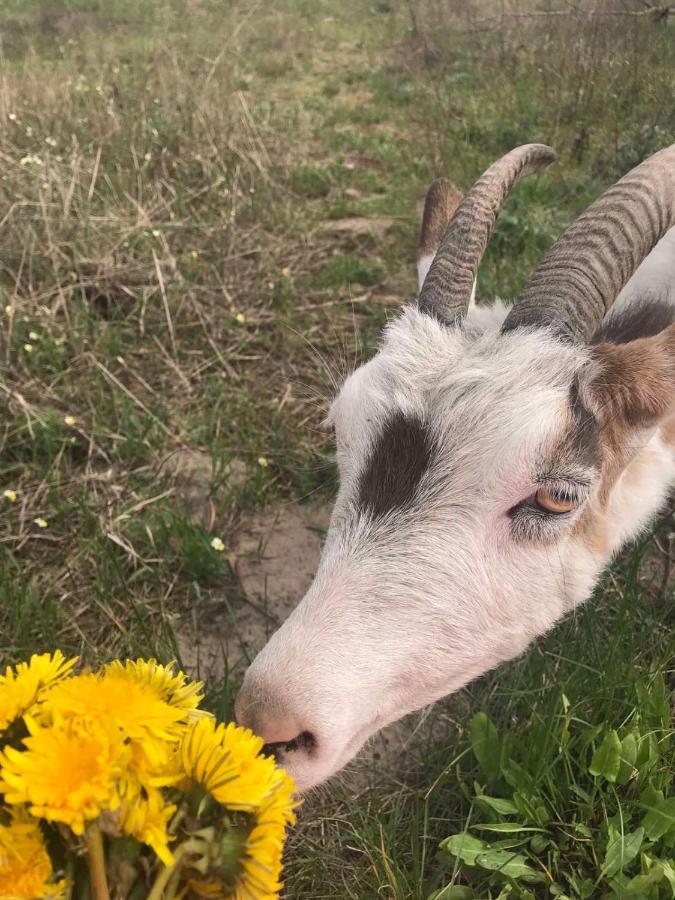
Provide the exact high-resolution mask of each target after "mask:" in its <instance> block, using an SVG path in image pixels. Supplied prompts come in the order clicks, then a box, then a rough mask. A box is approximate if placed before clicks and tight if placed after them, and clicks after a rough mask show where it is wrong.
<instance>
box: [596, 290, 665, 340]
mask: <svg viewBox="0 0 675 900" xmlns="http://www.w3.org/2000/svg"><path fill="white" fill-rule="evenodd" d="M674 320H675V308H674V307H673V306H672V305H671V304H670V303H668V302H666V301H665V300H658V299H644V300H642V301H639V300H637V301H635V302H634V303H631V304H630V305H629V306H628V307H627V308H626V309H624V310H622V311H621V312H618V313H615V314H614V315H612V313H610V314H609V315H608V316H607V318H606V319H605V321H604V322H603V323H602V325H601V326H600V328H599V329H598V330H597V331H596V333H595V334H594V335H593V340H592V343H593V344H602V343H609V344H627V343H628V342H629V341H634V340H636V338H641V337H654V335H655V334H660V333H661V332H662V331H663V330H664V329H665V328H667V327H668V326H669V325H672V323H673V321H674Z"/></svg>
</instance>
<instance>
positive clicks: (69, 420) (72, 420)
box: [63, 416, 77, 428]
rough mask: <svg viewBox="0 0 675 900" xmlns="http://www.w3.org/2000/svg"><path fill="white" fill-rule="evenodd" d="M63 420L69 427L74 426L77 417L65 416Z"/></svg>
mask: <svg viewBox="0 0 675 900" xmlns="http://www.w3.org/2000/svg"><path fill="white" fill-rule="evenodd" d="M63 421H64V422H65V424H66V425H67V426H68V427H69V428H74V427H75V425H77V419H76V418H75V416H65V417H64V419H63Z"/></svg>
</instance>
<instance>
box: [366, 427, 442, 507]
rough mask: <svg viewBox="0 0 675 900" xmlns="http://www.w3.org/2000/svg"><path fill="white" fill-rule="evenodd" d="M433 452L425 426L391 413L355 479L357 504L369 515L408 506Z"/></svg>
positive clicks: (431, 438) (432, 443)
mask: <svg viewBox="0 0 675 900" xmlns="http://www.w3.org/2000/svg"><path fill="white" fill-rule="evenodd" d="M433 453H434V440H433V437H432V435H431V433H430V431H429V429H428V427H427V426H426V425H425V424H424V423H423V422H422V421H421V419H419V418H417V417H415V416H406V415H405V414H404V413H402V412H397V413H395V414H394V415H393V416H392V417H391V418H390V419H389V420H388V421H387V422H386V424H385V426H384V428H383V430H382V433H381V434H380V436H379V437H378V438H377V441H376V443H375V445H374V446H373V448H372V450H371V452H370V456H369V457H368V460H367V462H366V465H365V468H364V470H363V472H362V473H361V477H360V479H359V489H358V495H357V504H358V506H359V508H360V509H362V510H363V511H364V512H366V513H369V514H370V515H372V516H383V515H385V514H386V513H388V512H391V511H392V510H395V509H401V508H403V507H406V506H410V504H411V503H412V501H413V500H414V498H415V494H416V492H417V489H418V487H419V485H420V482H421V481H422V477H423V476H424V473H425V472H426V471H427V470H428V469H429V466H430V464H431V460H432V456H433Z"/></svg>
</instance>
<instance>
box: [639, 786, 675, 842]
mask: <svg viewBox="0 0 675 900" xmlns="http://www.w3.org/2000/svg"><path fill="white" fill-rule="evenodd" d="M647 810H648V812H647V815H646V816H645V817H644V819H643V820H642V825H643V827H644V830H645V831H646V832H647V837H648V838H649V839H650V840H652V841H658V839H659V838H661V837H663V835H664V834H665V833H666V832H667V831H670V829H671V828H672V827H673V826H674V825H675V797H669V798H668V799H667V800H661V801H657V803H656V804H654V805H653V806H647Z"/></svg>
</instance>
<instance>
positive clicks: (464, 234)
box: [418, 144, 555, 324]
mask: <svg viewBox="0 0 675 900" xmlns="http://www.w3.org/2000/svg"><path fill="white" fill-rule="evenodd" d="M554 159H555V151H554V150H552V149H551V147H547V146H546V145H545V144H524V145H523V146H522V147H516V149H515V150H511V152H510V153H507V154H506V155H505V156H502V157H501V159H498V160H497V161H496V162H495V163H493V164H492V165H491V166H490V168H489V169H488V170H487V171H486V172H484V173H483V174H482V175H481V177H480V178H479V179H478V181H477V182H476V183H475V184H474V186H473V187H472V188H471V190H470V191H469V193H468V194H467V195H466V197H465V198H464V200H463V201H462V203H461V204H460V205H459V207H458V208H457V210H456V212H455V214H454V216H453V217H452V219H451V220H450V222H449V224H448V227H447V228H446V230H445V234H444V235H443V240H442V241H441V243H440V246H439V248H438V252H437V253H436V256H435V257H434V261H433V262H432V264H431V268H430V269H429V272H428V274H427V277H426V278H425V280H424V284H423V285H422V290H421V291H420V296H419V300H418V306H419V308H420V309H421V310H422V312H425V313H429V314H431V315H434V316H436V318H438V319H440V320H441V321H442V322H444V323H446V324H454V323H456V322H459V321H460V320H461V318H462V316H463V315H464V313H465V312H466V310H467V307H468V305H469V300H470V299H471V291H472V290H473V283H474V279H475V277H476V271H477V270H478V266H479V265H480V261H481V259H482V257H483V253H484V252H485V247H486V246H487V242H488V240H489V239H490V235H491V234H492V229H493V228H494V225H495V222H496V221H497V216H498V214H499V210H500V207H501V205H502V203H503V202H504V200H505V199H506V197H507V196H508V194H509V193H510V191H511V188H512V187H513V185H514V184H515V183H516V182H517V181H518V180H519V179H520V178H523V177H524V176H525V175H529V174H530V173H532V172H538V171H540V170H541V169H543V168H544V166H547V165H549V164H550V163H552V162H553V160H554Z"/></svg>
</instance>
